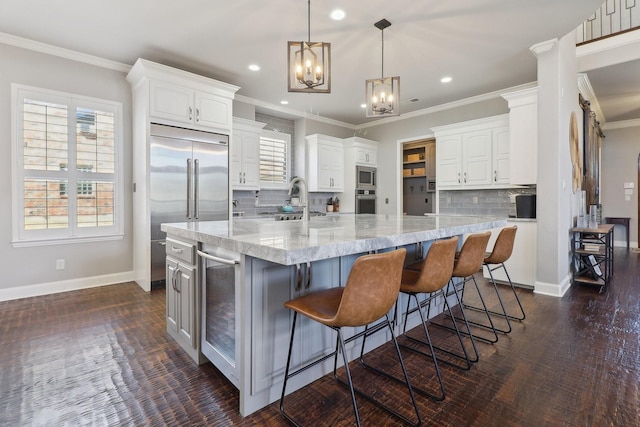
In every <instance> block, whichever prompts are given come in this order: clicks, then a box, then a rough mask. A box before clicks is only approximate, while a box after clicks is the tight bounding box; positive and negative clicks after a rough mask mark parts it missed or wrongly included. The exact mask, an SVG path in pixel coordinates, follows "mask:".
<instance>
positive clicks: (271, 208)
mask: <svg viewBox="0 0 640 427" xmlns="http://www.w3.org/2000/svg"><path fill="white" fill-rule="evenodd" d="M256 193H257V194H256ZM256 195H257V196H258V202H257V203H258V204H257V206H256ZM332 196H333V193H309V211H310V212H325V211H326V206H327V200H329V198H330V197H332ZM290 198H291V197H290V196H289V195H288V194H287V190H260V191H258V192H256V191H239V190H234V191H233V200H237V201H238V206H236V207H234V208H233V211H234V212H243V215H244V216H255V215H260V214H266V213H274V214H275V213H276V212H278V208H279V207H280V206H282V205H284V204H286V203H287V202H288V201H289V200H290ZM294 209H295V210H302V208H294Z"/></svg>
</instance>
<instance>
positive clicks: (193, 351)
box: [162, 214, 507, 416]
mask: <svg viewBox="0 0 640 427" xmlns="http://www.w3.org/2000/svg"><path fill="white" fill-rule="evenodd" d="M506 225H507V221H506V218H505V219H502V218H495V217H480V216H456V215H429V216H424V217H422V216H420V217H418V216H390V215H372V214H361V215H353V214H340V215H330V216H325V217H314V218H312V219H311V220H309V221H301V220H299V221H274V220H273V218H269V219H266V218H258V219H244V218H242V219H233V220H231V221H213V222H200V223H172V224H163V225H162V230H164V231H166V232H167V235H168V237H169V238H171V239H173V240H174V241H184V242H185V243H186V244H191V245H193V247H195V248H196V249H197V250H199V251H201V253H207V254H213V255H216V256H228V255H229V254H234V257H233V258H234V259H236V260H237V262H238V263H237V264H235V266H234V267H232V268H234V269H235V272H236V273H235V279H234V280H233V281H232V282H231V284H230V285H226V288H227V290H226V292H225V291H222V292H219V289H218V290H213V291H212V286H216V284H215V283H212V282H215V280H212V277H213V275H214V274H216V273H215V271H216V269H218V268H219V267H220V265H213V264H211V262H210V261H207V260H206V259H205V258H204V257H202V256H201V257H198V259H197V260H196V261H195V262H196V264H195V265H194V266H193V269H194V274H193V275H194V277H195V278H196V280H195V281H194V282H193V283H191V285H192V286H193V290H192V292H190V293H188V292H185V291H184V290H183V289H182V286H183V285H181V284H177V283H175V284H174V283H171V285H170V284H169V281H167V307H169V299H170V298H172V297H171V296H170V295H171V294H175V295H177V297H178V298H184V297H185V296H186V295H187V294H189V295H192V298H193V301H192V302H191V304H192V305H193V307H192V317H193V319H192V321H193V324H194V325H195V326H196V328H195V331H194V332H193V334H192V335H191V336H190V337H189V338H190V341H189V342H191V343H192V344H193V347H186V346H185V344H184V343H185V342H186V341H183V342H181V343H180V344H181V345H182V346H183V348H184V349H185V350H186V351H187V353H189V354H190V356H191V357H192V358H193V359H194V360H196V362H198V363H203V362H204V361H205V360H206V359H209V360H210V361H211V362H213V364H214V365H215V366H216V367H217V368H218V369H219V370H220V371H221V372H222V373H223V374H224V375H225V376H226V377H227V378H228V379H229V380H230V381H231V382H232V383H233V384H234V385H235V386H236V387H237V388H238V390H239V398H240V402H239V410H240V413H241V414H242V415H243V416H246V415H249V414H251V413H253V412H255V411H256V410H259V409H260V408H263V407H265V406H267V405H268V404H270V403H272V402H274V401H276V400H277V399H279V397H280V393H281V391H282V375H283V373H284V367H285V363H286V358H287V349H288V347H287V346H288V341H289V336H290V326H291V317H292V315H291V313H290V312H289V310H287V309H285V308H284V307H283V303H284V302H285V301H287V300H289V299H291V298H295V297H297V296H300V295H303V294H304V293H306V292H310V291H314V290H318V289H324V288H327V287H335V286H343V285H344V284H345V282H346V279H347V277H348V274H349V271H350V269H351V266H352V264H353V262H354V261H355V259H357V257H359V256H361V255H363V254H366V253H370V252H372V251H385V250H393V249H395V248H398V247H405V248H407V249H408V252H407V260H406V262H407V263H410V262H414V260H415V259H417V258H418V257H421V256H423V255H424V251H425V250H426V248H428V246H429V243H430V242H431V241H433V240H437V239H440V238H447V237H451V236H463V235H465V234H470V233H475V232H479V231H483V230H488V229H494V228H501V227H504V226H506ZM172 250H175V248H170V247H169V245H167V262H168V265H169V259H170V255H171V251H172ZM218 251H219V252H218ZM218 254H222V255H218ZM410 257H411V258H410ZM174 263H175V262H174ZM214 267H215V268H214ZM207 271H208V273H206V272H207ZM312 271H313V273H312ZM178 276H179V275H178ZM176 289H177V290H178V292H177V293H176V292H175V291H176ZM207 289H209V290H207ZM207 292H208V293H207ZM180 294H181V295H180ZM214 294H215V295H221V294H224V295H227V297H228V298H230V299H232V300H229V301H223V303H224V304H216V302H215V301H214V302H212V300H211V295H214ZM207 301H208V302H207ZM403 302H404V300H403V301H402V302H401V304H402V303H403ZM207 304H209V305H211V304H216V305H215V307H216V308H215V309H211V308H210V307H209V306H208V305H207ZM225 304H226V305H225ZM173 305H174V306H176V305H181V306H182V307H186V305H185V302H184V301H182V302H175V301H174V302H173ZM187 305H188V304H187ZM220 306H226V307H234V312H233V313H229V312H224V313H221V312H220V309H219V308H218V307H220ZM401 306H402V305H401ZM208 307H209V309H208ZM207 311H208V312H209V314H207ZM436 311H437V310H433V311H432V312H433V314H434V315H435V314H436V313H435V312H436ZM212 313H213V316H220V317H221V318H224V322H222V323H223V324H224V325H226V326H224V327H227V328H232V329H231V330H229V329H228V330H224V331H222V332H221V333H219V335H220V336H222V337H226V336H229V335H232V336H235V340H234V342H233V344H232V345H233V346H234V348H233V351H232V352H231V354H233V357H229V354H230V353H229V351H228V349H227V350H225V349H222V351H216V354H214V355H213V357H211V356H210V355H208V354H207V357H206V359H205V358H204V357H203V356H202V354H203V353H205V350H206V349H208V351H209V352H210V351H211V347H212V346H213V347H215V346H216V345H217V343H215V342H213V343H211V342H209V343H207V336H209V337H211V336H215V335H216V331H211V329H213V328H214V327H218V328H220V324H221V322H220V320H221V319H220V318H214V319H211V317H212ZM216 313H217V314H216ZM167 317H168V321H167V331H168V332H169V333H170V334H171V335H172V336H174V337H176V336H177V337H178V338H180V336H179V334H178V335H174V334H172V333H171V328H170V322H169V317H170V316H169V313H168V316H167ZM178 317H180V316H178ZM207 317H209V319H207ZM229 318H232V319H233V321H231V322H229ZM417 324H419V319H418V318H417V316H415V317H413V318H410V319H409V326H410V327H413V326H415V325H417ZM215 325H217V326H215ZM411 325H413V326H411ZM173 327H174V330H175V325H173ZM297 329H298V330H297V332H296V335H297V336H300V337H303V338H302V342H301V343H300V345H299V347H298V348H296V349H294V363H295V361H296V360H297V361H298V362H299V363H302V362H304V361H308V360H315V359H318V358H320V357H321V356H323V355H324V354H328V353H330V352H331V351H333V347H334V346H335V337H334V336H333V334H332V331H331V330H330V329H329V328H326V327H323V326H322V325H320V324H317V323H316V324H314V323H313V322H307V323H306V324H301V325H300V326H298V327H297ZM357 332H358V329H354V330H353V333H357ZM345 333H346V335H347V336H349V335H350V334H348V332H345ZM183 335H184V334H183ZM384 335H385V334H376V336H374V337H373V338H374V339H371V340H369V339H368V340H367V351H370V350H371V349H373V348H375V347H377V346H379V345H382V344H384V343H385V342H386V341H387V340H389V339H390V338H391V337H390V336H386V337H385V336H384ZM210 341H211V340H210ZM352 344H353V346H352V347H351V348H347V353H348V355H349V359H350V360H353V359H354V358H355V357H356V356H357V355H358V353H359V346H358V345H357V343H352ZM201 346H202V347H201ZM201 350H202V351H201ZM205 354H206V353H205ZM209 354H210V353H209ZM220 355H222V356H223V357H219V356H220ZM332 369H333V365H332V361H331V360H329V361H325V362H323V363H321V364H318V365H317V366H314V368H313V369H309V370H308V371H305V373H304V374H301V375H299V376H298V377H296V378H294V380H295V381H292V382H290V383H289V384H288V387H287V392H288V393H291V392H293V391H295V390H297V389H299V388H301V387H303V386H305V385H307V384H309V383H311V382H312V381H314V380H316V379H318V378H320V377H321V376H322V375H324V374H326V373H328V372H331V370H332Z"/></svg>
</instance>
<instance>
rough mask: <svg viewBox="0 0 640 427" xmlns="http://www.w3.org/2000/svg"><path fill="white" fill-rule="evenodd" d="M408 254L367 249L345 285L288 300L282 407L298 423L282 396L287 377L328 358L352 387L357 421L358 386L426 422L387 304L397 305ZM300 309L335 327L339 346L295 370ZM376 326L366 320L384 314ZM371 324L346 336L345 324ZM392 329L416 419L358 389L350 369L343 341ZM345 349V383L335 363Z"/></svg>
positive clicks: (398, 414)
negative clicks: (289, 312)
mask: <svg viewBox="0 0 640 427" xmlns="http://www.w3.org/2000/svg"><path fill="white" fill-rule="evenodd" d="M405 255H406V250H405V249H398V250H395V251H391V252H384V253H378V254H370V255H363V256H361V257H359V258H358V259H356V261H355V263H354V264H353V267H352V268H351V271H350V272H349V277H348V278H347V282H346V284H345V286H344V287H343V288H342V287H337V288H331V289H325V290H322V291H317V292H311V293H308V294H306V295H304V296H302V297H300V298H296V299H293V300H290V301H287V302H286V303H285V304H284V306H285V307H286V308H289V309H291V310H293V324H292V326H291V340H290V342H289V355H288V357H287V366H286V369H285V376H284V383H283V385H282V395H281V397H280V412H281V413H282V415H283V416H284V417H285V418H286V419H287V420H288V421H289V422H291V423H293V424H295V425H298V424H297V423H296V422H295V420H294V419H293V418H291V416H289V415H288V414H287V413H286V412H285V410H284V397H285V394H286V388H287V381H288V380H289V378H291V377H293V376H294V375H297V374H299V373H301V372H302V371H304V370H306V369H308V368H310V367H311V366H315V365H317V364H318V363H321V362H322V361H324V360H327V359H328V358H331V357H333V358H334V365H333V366H334V367H333V375H334V378H335V379H336V380H338V381H339V382H340V383H341V384H343V385H347V386H348V388H349V391H350V393H351V402H352V404H353V412H354V414H355V420H356V424H357V425H358V426H359V425H360V416H359V414H358V405H357V403H356V397H355V392H357V393H358V394H359V395H362V396H363V397H365V398H366V399H367V400H370V401H371V402H372V403H374V404H376V405H377V406H379V407H381V408H382V409H385V410H386V411H388V412H390V413H391V414H394V415H395V416H397V417H398V418H400V419H402V420H404V421H405V422H407V423H409V424H412V425H419V424H420V423H421V422H422V419H421V417H420V413H419V411H418V407H417V405H416V400H415V396H414V393H413V389H412V387H411V383H410V382H409V377H408V375H407V370H406V367H405V365H404V361H403V359H402V354H400V348H399V347H398V342H397V341H396V338H395V335H394V333H393V328H392V326H391V322H390V320H389V310H391V308H393V306H394V304H395V302H396V300H397V299H398V292H399V289H400V280H401V278H402V266H403V264H404V258H405ZM298 314H302V315H304V316H306V317H308V318H309V319H312V320H315V321H316V322H319V323H321V324H323V325H325V326H328V327H329V328H331V329H333V330H334V331H336V332H337V343H336V349H335V351H333V352H332V353H330V354H328V355H326V356H323V357H322V358H320V359H317V360H315V361H312V362H310V363H308V364H307V365H305V366H303V367H300V368H298V369H297V370H296V371H294V372H291V373H289V369H290V366H291V350H292V348H293V339H294V332H295V327H296V319H297V317H298ZM383 318H384V320H382V321H380V322H378V323H376V324H375V325H374V326H368V325H370V324H372V323H373V322H375V321H377V320H379V319H383ZM360 326H367V328H365V330H363V331H362V332H359V333H357V334H355V335H353V336H351V337H349V338H348V339H346V340H345V339H344V338H343V334H342V328H343V327H360ZM385 329H388V330H389V332H390V333H391V337H392V341H393V343H394V347H395V349H396V354H397V356H398V360H399V361H400V365H401V366H402V371H403V373H404V378H405V381H404V383H405V384H406V385H407V388H408V391H409V395H410V396H411V401H412V402H413V407H414V409H415V412H416V417H417V421H411V420H409V419H408V418H407V417H405V416H403V415H402V414H400V413H399V412H397V411H394V410H393V409H391V408H389V407H388V406H385V405H383V404H382V403H381V402H379V401H376V400H375V399H373V397H372V396H367V395H366V394H364V393H363V392H362V391H361V390H358V389H355V388H354V386H353V382H352V380H351V372H350V370H349V360H348V358H347V355H346V353H345V344H346V343H348V342H351V341H353V340H355V339H358V338H360V337H362V336H364V335H370V334H372V333H374V332H377V331H380V330H385ZM339 352H341V353H342V357H343V360H344V367H345V372H346V377H347V383H344V382H343V381H342V380H340V379H339V378H338V375H337V372H336V371H337V364H338V353H339Z"/></svg>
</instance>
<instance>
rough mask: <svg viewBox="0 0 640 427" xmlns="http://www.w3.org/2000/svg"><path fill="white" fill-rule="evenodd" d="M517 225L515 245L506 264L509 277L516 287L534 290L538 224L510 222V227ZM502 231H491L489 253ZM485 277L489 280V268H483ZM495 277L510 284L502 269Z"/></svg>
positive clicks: (498, 270) (488, 245) (496, 271)
mask: <svg viewBox="0 0 640 427" xmlns="http://www.w3.org/2000/svg"><path fill="white" fill-rule="evenodd" d="M512 225H516V226H517V227H518V231H516V238H515V241H514V243H513V252H512V253H511V257H509V259H508V260H507V262H505V266H506V267H507V271H508V272H509V277H510V278H511V281H512V282H513V284H514V285H523V286H525V287H527V288H534V287H535V283H536V265H537V261H536V259H537V247H538V244H537V239H538V224H537V223H536V222H534V221H509V226H512ZM499 233H500V229H495V230H491V238H490V239H489V243H488V244H487V251H491V249H492V248H493V245H494V243H495V240H496V238H497V237H498V234H499ZM483 271H484V277H486V278H489V277H490V276H489V272H488V271H487V267H483ZM493 277H494V278H495V279H496V280H497V281H499V282H503V283H508V280H507V276H506V274H505V272H504V270H503V269H502V268H500V269H497V270H495V271H493Z"/></svg>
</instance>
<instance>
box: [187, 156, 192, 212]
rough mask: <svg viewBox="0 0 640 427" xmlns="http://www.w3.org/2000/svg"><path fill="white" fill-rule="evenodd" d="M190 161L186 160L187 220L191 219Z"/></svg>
mask: <svg viewBox="0 0 640 427" xmlns="http://www.w3.org/2000/svg"><path fill="white" fill-rule="evenodd" d="M191 175H192V174H191V159H187V219H191Z"/></svg>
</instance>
